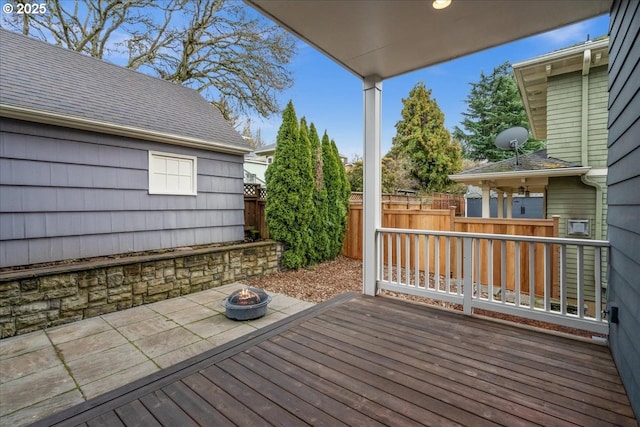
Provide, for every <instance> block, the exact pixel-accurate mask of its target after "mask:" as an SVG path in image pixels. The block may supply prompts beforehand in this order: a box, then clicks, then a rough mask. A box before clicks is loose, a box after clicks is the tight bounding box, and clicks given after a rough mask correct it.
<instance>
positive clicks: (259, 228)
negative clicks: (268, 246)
mask: <svg viewBox="0 0 640 427" xmlns="http://www.w3.org/2000/svg"><path fill="white" fill-rule="evenodd" d="M266 203H267V198H266V190H265V189H264V188H261V187H260V184H245V185H244V231H245V234H247V233H252V232H253V233H255V232H257V233H259V236H251V237H260V238H262V239H268V238H269V229H268V228H267V220H266V217H265V205H266ZM252 230H255V231H252Z"/></svg>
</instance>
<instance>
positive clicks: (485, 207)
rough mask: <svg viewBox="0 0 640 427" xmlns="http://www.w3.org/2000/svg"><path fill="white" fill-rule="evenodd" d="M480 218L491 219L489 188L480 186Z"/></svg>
mask: <svg viewBox="0 0 640 427" xmlns="http://www.w3.org/2000/svg"><path fill="white" fill-rule="evenodd" d="M482 218H491V188H490V187H489V186H488V185H483V186H482Z"/></svg>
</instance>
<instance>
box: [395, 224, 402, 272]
mask: <svg viewBox="0 0 640 427" xmlns="http://www.w3.org/2000/svg"><path fill="white" fill-rule="evenodd" d="M401 243H402V242H401V240H400V233H396V283H402V272H401V271H400V266H401V265H402V249H401V248H402V245H401Z"/></svg>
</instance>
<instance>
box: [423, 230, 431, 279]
mask: <svg viewBox="0 0 640 427" xmlns="http://www.w3.org/2000/svg"><path fill="white" fill-rule="evenodd" d="M430 241H431V236H429V235H428V234H427V235H426V236H424V275H425V282H424V286H425V288H427V289H430V288H431V280H430V277H431V266H430V265H429V259H430V258H431V257H430V256H429V242H430Z"/></svg>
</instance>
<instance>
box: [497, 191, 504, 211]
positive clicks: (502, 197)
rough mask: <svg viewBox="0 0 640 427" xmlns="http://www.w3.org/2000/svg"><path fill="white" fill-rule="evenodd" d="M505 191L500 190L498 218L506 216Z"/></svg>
mask: <svg viewBox="0 0 640 427" xmlns="http://www.w3.org/2000/svg"><path fill="white" fill-rule="evenodd" d="M503 212H504V192H502V191H498V218H504V213H503Z"/></svg>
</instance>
